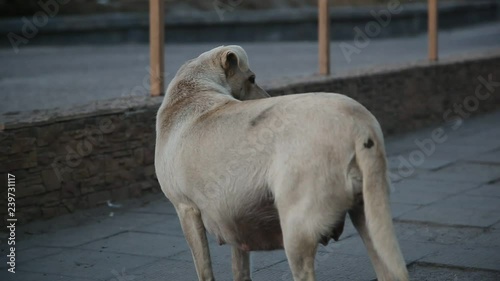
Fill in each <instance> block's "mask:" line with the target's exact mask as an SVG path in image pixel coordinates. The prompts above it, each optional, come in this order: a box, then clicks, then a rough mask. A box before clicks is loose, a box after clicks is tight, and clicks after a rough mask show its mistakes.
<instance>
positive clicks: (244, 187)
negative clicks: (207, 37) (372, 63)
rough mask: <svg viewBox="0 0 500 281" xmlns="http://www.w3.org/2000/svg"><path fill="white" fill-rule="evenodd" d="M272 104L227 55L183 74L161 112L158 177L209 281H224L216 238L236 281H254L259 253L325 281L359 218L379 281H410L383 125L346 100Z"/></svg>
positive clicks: (235, 57)
mask: <svg viewBox="0 0 500 281" xmlns="http://www.w3.org/2000/svg"><path fill="white" fill-rule="evenodd" d="M266 97H268V94H267V93H266V92H265V91H264V90H262V89H261V88H260V87H259V86H257V84H256V83H255V75H254V73H253V72H252V71H251V70H250V69H249V64H248V58H247V54H246V53H245V51H244V50H243V49H242V48H241V47H239V46H221V47H218V48H215V49H212V50H210V51H208V52H205V53H203V54H201V55H200V56H199V57H197V58H195V59H193V60H190V61H188V62H187V63H186V64H184V65H183V66H182V67H181V68H180V69H179V71H178V72H177V74H176V76H175V78H174V79H173V80H172V82H171V83H170V85H169V86H168V89H167V92H166V96H165V98H164V101H163V103H162V105H161V107H160V109H159V111H158V115H157V124H156V130H157V138H156V153H155V167H156V173H157V176H158V180H159V182H160V185H161V188H162V190H163V192H164V193H165V195H166V196H167V197H168V199H169V200H170V201H171V202H172V203H173V205H174V206H175V209H176V211H177V214H178V216H179V219H180V222H181V225H182V229H183V232H184V235H185V237H186V240H187V242H188V244H189V246H190V248H191V252H192V255H193V259H194V262H195V267H196V271H197V274H198V278H199V280H215V279H214V275H213V272H212V266H211V260H210V253H209V247H208V242H207V237H206V231H208V232H209V233H212V234H213V235H215V236H216V237H217V239H218V241H219V242H220V244H225V243H227V244H230V245H231V247H232V256H233V258H232V269H233V275H234V280H237V281H248V280H251V277H250V273H251V272H250V268H249V252H250V251H259V250H273V249H282V248H284V249H285V252H286V256H287V259H288V263H289V265H290V269H291V271H292V274H293V279H294V280H295V281H298V280H307V281H311V280H315V273H314V257H315V254H316V249H317V246H318V243H319V242H323V243H325V242H326V243H327V242H328V240H329V239H330V238H335V239H338V236H339V235H340V233H341V232H342V228H343V223H344V219H345V216H346V214H347V213H348V214H349V216H350V218H351V220H352V221H353V223H354V226H355V227H356V229H357V230H358V232H359V234H360V235H361V237H362V239H363V241H364V243H365V245H366V248H367V250H368V253H369V256H370V258H371V261H372V264H373V266H374V268H375V271H376V274H377V278H378V280H402V281H406V280H408V272H407V269H406V265H405V262H404V259H403V256H402V254H401V251H400V249H399V245H398V242H397V240H396V237H395V234H394V229H393V224H392V219H391V214H390V207H389V201H388V193H389V180H388V177H387V163H386V157H385V149H384V140H383V136H382V132H381V129H380V126H379V124H378V122H377V120H376V119H375V117H374V116H373V115H372V114H371V113H370V112H369V111H368V110H367V109H366V108H365V107H363V106H362V105H360V104H359V103H358V102H356V101H354V100H352V99H351V98H348V97H346V96H343V95H339V94H332V93H308V94H297V95H288V96H281V97H273V98H266ZM332 258H333V257H332ZM332 266H335V264H334V263H332Z"/></svg>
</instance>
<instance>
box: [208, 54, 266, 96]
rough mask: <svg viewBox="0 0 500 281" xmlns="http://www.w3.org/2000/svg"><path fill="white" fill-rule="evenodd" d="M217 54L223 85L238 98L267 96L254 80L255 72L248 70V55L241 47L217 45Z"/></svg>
mask: <svg viewBox="0 0 500 281" xmlns="http://www.w3.org/2000/svg"><path fill="white" fill-rule="evenodd" d="M219 48H220V50H218V52H217V55H218V56H219V58H220V65H221V67H222V69H223V71H224V77H225V79H224V80H225V83H227V84H226V85H225V86H226V87H228V88H229V89H231V90H230V91H231V95H232V96H233V97H234V98H236V99H238V100H253V99H261V98H267V97H269V94H268V93H267V92H266V91H264V90H263V89H262V88H261V87H259V85H257V83H256V82H255V74H254V73H253V72H252V71H251V70H250V68H249V64H248V56H247V53H246V52H245V50H243V48H242V47H240V46H236V45H232V46H223V47H219Z"/></svg>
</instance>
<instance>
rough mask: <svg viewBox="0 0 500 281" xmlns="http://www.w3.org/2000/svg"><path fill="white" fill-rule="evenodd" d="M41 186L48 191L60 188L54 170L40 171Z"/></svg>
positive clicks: (59, 181) (59, 182)
mask: <svg viewBox="0 0 500 281" xmlns="http://www.w3.org/2000/svg"><path fill="white" fill-rule="evenodd" d="M42 178H43V184H44V185H45V188H46V189H47V190H48V191H52V190H56V189H59V188H61V180H60V179H59V178H58V177H57V175H56V173H55V172H54V170H52V169H51V170H44V171H42Z"/></svg>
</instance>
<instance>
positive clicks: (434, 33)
mask: <svg viewBox="0 0 500 281" xmlns="http://www.w3.org/2000/svg"><path fill="white" fill-rule="evenodd" d="M428 25H429V60H430V61H437V60H438V5H437V0H428Z"/></svg>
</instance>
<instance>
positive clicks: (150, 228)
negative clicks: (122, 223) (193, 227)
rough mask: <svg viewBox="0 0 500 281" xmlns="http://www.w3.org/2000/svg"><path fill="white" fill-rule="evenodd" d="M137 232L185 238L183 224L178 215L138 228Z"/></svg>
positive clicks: (167, 216)
mask: <svg viewBox="0 0 500 281" xmlns="http://www.w3.org/2000/svg"><path fill="white" fill-rule="evenodd" d="M135 230H138V231H143V232H151V233H161V234H165V235H168V236H179V237H184V233H183V232H182V228H181V223H180V221H179V218H178V217H177V215H165V216H164V220H162V221H160V222H154V223H152V224H149V225H145V226H141V227H138V228H136V229H135Z"/></svg>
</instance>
